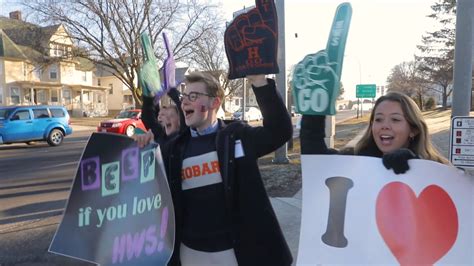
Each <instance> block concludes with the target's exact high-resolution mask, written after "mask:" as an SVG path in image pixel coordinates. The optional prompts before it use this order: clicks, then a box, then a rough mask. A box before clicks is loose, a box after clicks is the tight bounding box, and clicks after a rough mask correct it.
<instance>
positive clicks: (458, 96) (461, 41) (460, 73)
mask: <svg viewBox="0 0 474 266" xmlns="http://www.w3.org/2000/svg"><path fill="white" fill-rule="evenodd" d="M473 2H474V1H472V0H457V2H456V44H455V47H454V84H453V85H454V88H453V104H452V106H453V109H452V113H451V116H452V117H455V116H469V111H470V110H471V90H472V49H473V35H474V31H473V24H474V22H473V18H472V14H474V3H473Z"/></svg>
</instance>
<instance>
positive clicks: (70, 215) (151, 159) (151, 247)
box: [49, 133, 175, 265]
mask: <svg viewBox="0 0 474 266" xmlns="http://www.w3.org/2000/svg"><path fill="white" fill-rule="evenodd" d="M174 228H175V224H174V209H173V204H172V200H171V193H170V191H169V186H168V183H167V179H166V174H165V171H164V167H163V162H162V160H161V153H160V150H159V148H157V147H156V146H153V145H149V146H147V147H145V148H143V149H140V148H138V146H137V143H136V142H135V141H133V140H132V139H131V138H128V137H125V136H122V135H118V134H104V133H93V134H92V136H91V138H90V139H89V141H88V143H87V146H86V148H85V150H84V153H83V155H82V158H81V160H80V162H79V164H78V170H77V173H76V178H75V180H74V183H73V186H72V190H71V193H70V196H69V200H68V203H67V206H66V210H65V212H64V217H63V220H62V222H61V224H60V226H59V228H58V229H57V232H56V235H55V236H54V239H53V241H52V243H51V246H50V249H49V250H50V251H51V252H54V253H58V254H61V255H65V256H69V257H73V258H77V259H80V260H85V261H89V262H94V263H98V264H100V265H165V264H166V263H167V262H168V260H169V258H170V257H171V253H172V251H173V245H174V231H175V229H174Z"/></svg>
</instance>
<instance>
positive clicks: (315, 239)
mask: <svg viewBox="0 0 474 266" xmlns="http://www.w3.org/2000/svg"><path fill="white" fill-rule="evenodd" d="M301 165H302V173H303V203H302V204H303V206H302V223H301V231H300V242H299V249H298V259H297V265H317V264H318V265H319V264H322V265H349V264H354V265H474V260H473V254H472V250H473V247H474V246H473V239H474V231H473V228H472V222H473V214H474V205H473V204H472V202H473V196H474V193H473V188H474V180H473V179H472V177H470V176H467V175H465V174H464V173H462V172H461V171H460V170H458V169H457V168H454V167H451V166H446V165H443V164H440V163H437V162H433V161H427V160H419V159H418V160H415V159H414V160H410V161H409V165H410V169H409V170H408V171H407V172H406V173H405V174H400V175H396V174H395V173H394V172H393V171H392V170H387V169H386V168H385V167H384V166H383V164H382V160H381V159H380V158H373V157H364V156H342V155H302V156H301ZM341 166H344V167H341Z"/></svg>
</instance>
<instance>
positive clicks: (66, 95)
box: [63, 90, 72, 104]
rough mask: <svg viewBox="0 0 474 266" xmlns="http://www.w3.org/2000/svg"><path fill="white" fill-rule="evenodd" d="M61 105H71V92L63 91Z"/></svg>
mask: <svg viewBox="0 0 474 266" xmlns="http://www.w3.org/2000/svg"><path fill="white" fill-rule="evenodd" d="M63 103H64V104H71V103H72V98H71V90H63Z"/></svg>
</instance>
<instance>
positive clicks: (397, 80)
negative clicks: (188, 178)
mask: <svg viewBox="0 0 474 266" xmlns="http://www.w3.org/2000/svg"><path fill="white" fill-rule="evenodd" d="M387 88H388V90H389V91H400V92H403V93H405V94H407V95H408V96H410V97H412V98H414V99H415V100H416V102H417V103H418V105H419V107H420V109H421V110H423V107H424V97H425V96H426V92H427V91H428V90H430V89H432V90H435V89H433V84H432V83H430V82H429V81H428V80H427V79H426V78H424V77H423V72H422V71H421V70H420V62H419V61H418V60H417V58H415V60H413V61H409V62H403V63H400V64H398V65H396V66H395V67H393V69H392V72H391V73H390V75H389V77H388V78H387Z"/></svg>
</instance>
